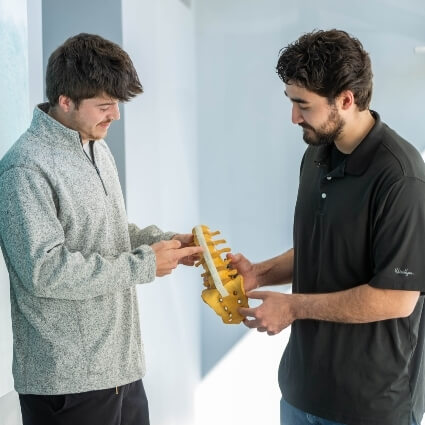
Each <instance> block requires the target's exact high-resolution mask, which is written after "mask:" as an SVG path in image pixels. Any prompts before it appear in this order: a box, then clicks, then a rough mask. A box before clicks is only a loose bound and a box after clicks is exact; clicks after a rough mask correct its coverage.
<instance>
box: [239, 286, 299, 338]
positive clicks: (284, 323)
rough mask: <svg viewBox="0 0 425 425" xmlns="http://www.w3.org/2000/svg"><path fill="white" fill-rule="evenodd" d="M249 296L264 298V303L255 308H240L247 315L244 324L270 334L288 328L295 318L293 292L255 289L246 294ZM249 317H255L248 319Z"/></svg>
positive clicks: (240, 311) (257, 298)
mask: <svg viewBox="0 0 425 425" xmlns="http://www.w3.org/2000/svg"><path fill="white" fill-rule="evenodd" d="M246 296H247V297H248V298H251V299H256V300H263V303H262V304H261V305H259V306H258V307H255V308H243V307H241V308H240V309H239V313H240V314H242V316H245V317H246V319H245V320H244V322H243V323H244V325H245V326H247V327H248V328H251V329H257V331H258V332H267V334H268V335H276V334H278V333H279V332H280V331H282V330H283V329H285V328H287V327H288V326H289V325H291V324H292V322H293V321H294V320H295V317H294V314H293V307H292V303H291V299H292V298H291V297H292V295H291V294H281V293H280V292H272V291H253V292H249V293H247V294H246ZM247 317H253V318H254V319H251V320H248V319H247Z"/></svg>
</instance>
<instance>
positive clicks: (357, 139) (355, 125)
mask: <svg viewBox="0 0 425 425" xmlns="http://www.w3.org/2000/svg"><path fill="white" fill-rule="evenodd" d="M374 124H375V119H374V118H373V116H372V114H371V113H370V111H369V110H368V109H366V110H365V111H361V112H356V115H355V116H354V117H352V118H351V119H350V121H349V122H346V124H345V126H344V130H343V131H342V133H341V136H340V137H338V139H337V140H335V145H336V147H337V148H338V150H340V151H341V152H342V153H345V154H350V153H351V152H353V151H354V149H356V147H357V146H358V145H359V144H360V143H361V142H362V141H363V139H364V138H365V137H366V136H367V135H368V133H369V132H370V130H372V127H373V126H374Z"/></svg>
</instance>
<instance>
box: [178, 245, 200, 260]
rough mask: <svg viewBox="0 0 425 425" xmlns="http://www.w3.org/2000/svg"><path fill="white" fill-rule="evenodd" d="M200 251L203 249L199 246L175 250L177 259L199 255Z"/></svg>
mask: <svg viewBox="0 0 425 425" xmlns="http://www.w3.org/2000/svg"><path fill="white" fill-rule="evenodd" d="M202 251H203V249H202V247H200V246H188V247H186V248H180V249H179V250H177V257H178V259H180V258H184V257H189V256H191V255H195V254H200V253H201V252H202Z"/></svg>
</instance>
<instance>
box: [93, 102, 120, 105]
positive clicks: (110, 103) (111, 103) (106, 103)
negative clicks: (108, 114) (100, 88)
mask: <svg viewBox="0 0 425 425" xmlns="http://www.w3.org/2000/svg"><path fill="white" fill-rule="evenodd" d="M115 103H117V102H105V103H98V104H97V105H96V106H110V105H115Z"/></svg>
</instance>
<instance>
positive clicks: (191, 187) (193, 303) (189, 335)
mask: <svg viewBox="0 0 425 425" xmlns="http://www.w3.org/2000/svg"><path fill="white" fill-rule="evenodd" d="M122 5H123V9H122V12H123V13H122V16H123V47H124V49H126V50H127V52H128V53H129V54H130V56H131V57H132V59H133V62H134V64H135V66H136V69H137V71H138V73H139V76H140V79H141V82H142V84H143V87H144V90H145V93H144V94H142V95H141V96H139V97H138V98H136V99H135V100H133V101H132V102H130V103H128V104H126V105H125V113H126V123H125V138H126V173H127V174H126V181H127V207H128V214H129V220H130V221H133V222H135V223H138V224H139V225H140V226H141V227H142V226H146V225H149V224H152V223H154V224H156V225H158V226H159V227H161V228H162V229H164V230H175V231H177V232H184V233H187V232H190V231H191V229H192V227H193V226H194V225H196V224H197V223H198V220H199V216H198V205H199V199H198V173H197V169H198V164H197V158H198V157H197V139H196V80H195V62H194V14H193V11H192V9H191V8H189V7H188V6H186V5H185V4H184V3H183V2H181V1H180V0H156V1H148V0H141V1H140V0H123V1H122ZM200 288H201V278H200V271H198V270H193V269H186V270H185V269H178V270H177V271H176V272H174V273H173V275H171V276H170V277H167V278H162V279H157V280H156V281H155V282H154V283H153V284H149V285H143V286H141V287H139V298H140V313H141V326H142V336H143V339H144V342H145V352H146V358H147V375H146V378H145V379H144V383H145V386H146V391H147V395H148V398H149V403H150V409H151V422H152V424H155V425H190V424H193V421H194V405H193V399H194V393H195V389H196V386H197V384H198V381H199V375H200V338H199V307H200Z"/></svg>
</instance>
